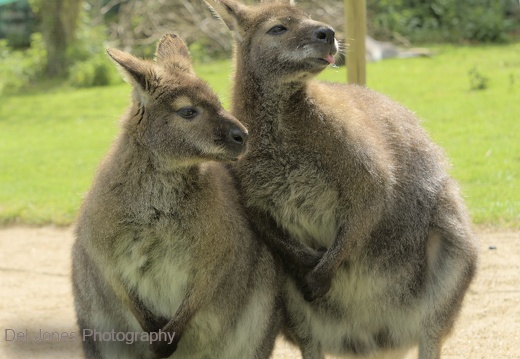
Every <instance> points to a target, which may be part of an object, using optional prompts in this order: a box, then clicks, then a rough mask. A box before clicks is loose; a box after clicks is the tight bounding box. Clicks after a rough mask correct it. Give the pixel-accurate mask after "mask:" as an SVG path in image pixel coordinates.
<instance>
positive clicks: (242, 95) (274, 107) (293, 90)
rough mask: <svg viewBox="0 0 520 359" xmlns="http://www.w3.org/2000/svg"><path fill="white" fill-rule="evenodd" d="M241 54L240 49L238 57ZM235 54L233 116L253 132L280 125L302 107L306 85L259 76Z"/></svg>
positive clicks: (273, 77)
mask: <svg viewBox="0 0 520 359" xmlns="http://www.w3.org/2000/svg"><path fill="white" fill-rule="evenodd" d="M239 53H240V48H238V49H237V51H236V54H239ZM236 54H235V68H236V71H235V74H234V81H233V83H234V87H233V103H232V109H233V114H234V115H235V116H236V117H237V118H238V119H239V120H240V121H242V122H244V123H245V125H246V127H248V128H249V129H250V130H254V129H255V128H257V127H258V126H266V125H277V123H278V122H279V121H280V120H281V119H283V117H284V113H286V112H292V111H294V107H295V106H301V104H302V101H301V100H302V99H303V97H304V96H305V88H306V83H305V82H300V81H294V82H284V81H282V80H280V79H277V78H276V77H275V76H272V77H264V76H259V75H257V74H256V73H255V72H254V71H253V70H252V68H251V66H250V65H249V64H248V61H247V60H245V59H244V58H243V57H242V56H237V55H236Z"/></svg>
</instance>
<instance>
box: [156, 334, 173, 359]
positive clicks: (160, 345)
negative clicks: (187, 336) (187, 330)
mask: <svg viewBox="0 0 520 359" xmlns="http://www.w3.org/2000/svg"><path fill="white" fill-rule="evenodd" d="M179 340H180V337H179V338H178V337H177V335H175V337H174V338H173V340H172V341H171V342H168V341H166V340H158V341H155V342H153V343H152V344H151V345H150V349H151V351H152V352H153V355H154V358H155V359H162V358H169V357H170V355H172V354H173V353H174V352H175V351H176V350H177V345H178V344H179Z"/></svg>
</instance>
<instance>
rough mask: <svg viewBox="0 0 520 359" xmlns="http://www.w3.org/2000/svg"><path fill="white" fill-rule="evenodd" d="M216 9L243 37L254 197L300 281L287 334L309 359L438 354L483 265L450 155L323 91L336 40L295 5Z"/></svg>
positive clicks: (414, 130) (248, 181) (242, 95)
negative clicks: (322, 75) (320, 78)
mask: <svg viewBox="0 0 520 359" xmlns="http://www.w3.org/2000/svg"><path fill="white" fill-rule="evenodd" d="M206 2H207V3H208V4H209V5H210V6H211V7H212V8H213V10H214V11H216V12H217V13H218V15H219V16H220V17H221V18H222V19H223V21H224V22H225V24H226V25H227V27H228V28H229V29H230V30H231V31H232V33H233V35H234V38H235V50H234V61H235V72H234V88H233V97H232V113H233V114H234V115H235V116H237V118H240V120H241V121H243V122H244V124H245V125H246V126H247V127H248V129H249V131H250V138H249V139H250V142H249V144H250V150H249V152H248V153H247V154H246V155H245V157H244V158H243V159H242V160H241V161H238V162H237V163H236V165H234V171H235V172H236V176H237V179H238V180H237V182H238V184H239V186H240V190H241V193H242V197H243V201H244V204H245V206H246V209H247V211H248V212H249V215H250V218H251V220H252V222H253V225H254V226H255V228H256V230H257V231H258V232H259V233H261V234H262V237H263V239H264V240H265V241H266V242H267V243H268V244H269V246H270V247H271V248H273V249H274V253H277V254H278V256H279V257H280V258H281V259H282V261H283V262H284V263H285V264H286V268H287V270H288V271H289V272H291V273H292V274H293V276H292V277H291V278H289V279H288V280H287V282H286V285H285V306H286V309H287V318H288V319H287V321H286V323H285V324H286V327H285V332H286V335H287V337H288V338H289V339H290V340H292V341H293V342H295V343H296V344H297V345H298V346H299V347H300V348H301V351H302V353H303V357H304V358H306V359H311V358H313V359H315V358H323V357H324V354H325V353H327V354H331V355H335V356H344V355H348V354H357V355H360V356H370V357H373V356H377V355H388V354H396V355H397V354H402V352H404V351H407V350H408V349H409V348H411V347H413V346H416V345H418V346H419V358H421V359H426V358H429V359H433V358H438V357H439V356H440V353H441V347H442V342H443V339H444V338H445V337H446V336H447V334H448V333H449V332H450V330H451V329H452V327H453V324H454V321H455V318H456V316H457V313H458V312H459V310H460V307H461V302H462V300H463V297H464V294H465V292H466V290H467V288H468V285H469V284H470V282H471V280H472V278H473V276H474V273H475V268H476V261H477V246H476V242H475V240H474V237H473V234H472V231H471V228H470V222H469V219H468V216H467V214H466V210H465V207H464V204H463V201H462V200H461V196H460V194H459V189H458V187H457V184H456V183H455V182H454V180H453V179H451V178H450V176H449V175H448V170H447V164H446V160H445V157H444V154H443V152H442V151H441V150H440V149H439V148H438V147H437V146H436V145H434V144H433V143H432V141H431V140H430V139H429V137H428V135H427V134H426V133H425V131H424V130H423V129H422V128H421V126H420V124H419V121H418V119H417V117H416V116H415V115H414V114H413V113H412V112H410V111H408V110H406V109H405V108H403V107H402V106H400V105H398V104H396V103H395V102H393V101H391V100H390V99H388V98H387V97H385V96H383V95H381V94H378V93H376V92H374V91H371V90H369V89H367V88H364V87H360V86H354V85H352V86H350V85H341V84H331V83H322V82H317V81H313V80H312V79H311V78H312V77H313V75H315V74H318V73H319V72H321V71H322V70H323V69H325V67H326V66H327V65H329V64H330V63H333V62H334V59H333V56H334V55H335V54H336V52H337V42H336V40H335V37H334V35H335V34H334V30H333V29H332V28H331V27H329V26H327V25H325V24H323V23H320V22H316V21H313V20H311V19H310V18H309V17H308V16H307V15H306V14H304V13H303V12H302V11H301V10H299V9H298V8H297V7H295V6H294V5H293V4H292V3H290V2H289V0H281V1H276V0H275V1H271V2H268V3H262V4H257V5H245V4H242V3H238V2H237V1H235V0H206ZM302 292H303V294H304V295H302Z"/></svg>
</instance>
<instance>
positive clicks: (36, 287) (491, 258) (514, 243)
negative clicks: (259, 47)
mask: <svg viewBox="0 0 520 359" xmlns="http://www.w3.org/2000/svg"><path fill="white" fill-rule="evenodd" d="M477 233H478V238H479V240H480V248H481V251H480V254H481V262H480V268H479V273H478V276H477V278H476V280H475V281H474V282H473V285H472V286H471V288H470V290H469V293H468V295H467V296H466V299H465V303H464V309H463V311H462V314H461V317H460V319H459V321H458V324H457V327H456V329H455V331H454V334H453V335H452V336H451V337H450V338H449V339H448V340H447V342H446V343H445V345H444V349H443V358H460V359H462V358H464V359H465V358H471V359H478V358H498V359H504V358H511V359H512V358H515V359H518V358H520V232H512V231H491V230H483V229H480V230H478V231H477ZM71 244H72V229H70V228H67V229H58V228H54V227H43V228H24V227H13V228H4V229H0V359H3V358H9V359H11V358H12V359H17V358H53V359H60V358H67V359H72V358H81V348H80V344H81V343H80V341H79V340H78V339H76V340H66V339H70V333H75V332H77V331H78V329H77V327H76V325H75V319H74V311H73V306H72V293H71V285H70V248H71ZM40 330H41V331H43V332H59V333H69V334H68V335H67V336H66V337H65V336H63V335H62V338H61V339H63V340H60V341H56V340H54V341H49V342H41V341H36V340H35V337H38V336H39V333H40ZM410 357H414V353H410ZM273 358H275V359H297V358H301V356H300V355H299V353H298V351H297V350H296V349H294V348H292V347H291V346H289V345H288V344H286V343H284V342H282V341H279V342H278V344H277V347H276V351H275V354H274V355H273Z"/></svg>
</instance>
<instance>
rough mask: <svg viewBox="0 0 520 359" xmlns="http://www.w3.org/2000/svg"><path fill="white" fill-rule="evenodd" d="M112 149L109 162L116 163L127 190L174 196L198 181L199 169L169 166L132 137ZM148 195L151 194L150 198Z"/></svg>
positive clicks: (120, 141)
mask: <svg viewBox="0 0 520 359" xmlns="http://www.w3.org/2000/svg"><path fill="white" fill-rule="evenodd" d="M118 142H119V143H118V144H117V146H116V147H115V151H114V155H113V156H112V160H115V161H117V165H116V166H114V168H117V171H118V172H119V174H118V175H119V176H122V178H126V180H125V183H127V184H128V185H129V186H133V187H136V188H141V189H142V190H143V191H151V190H152V189H153V190H154V192H155V191H156V190H159V192H162V191H163V190H160V188H161V187H164V190H165V191H168V188H175V189H176V192H182V191H183V190H184V189H185V188H186V189H189V188H191V187H193V186H194V185H196V184H197V183H198V182H199V181H200V167H201V166H200V165H199V164H189V165H183V164H178V163H171V162H169V161H168V160H167V159H165V158H161V157H160V156H158V155H157V154H155V153H153V152H152V151H150V150H149V149H147V148H145V147H144V146H143V145H142V144H140V143H139V142H138V141H136V140H135V139H134V138H132V137H127V136H124V135H123V136H122V137H121V138H120V139H119V140H118ZM149 195H150V194H149Z"/></svg>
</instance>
